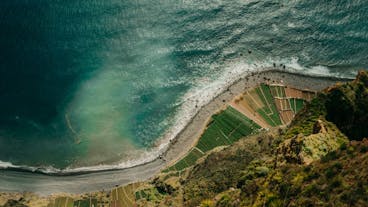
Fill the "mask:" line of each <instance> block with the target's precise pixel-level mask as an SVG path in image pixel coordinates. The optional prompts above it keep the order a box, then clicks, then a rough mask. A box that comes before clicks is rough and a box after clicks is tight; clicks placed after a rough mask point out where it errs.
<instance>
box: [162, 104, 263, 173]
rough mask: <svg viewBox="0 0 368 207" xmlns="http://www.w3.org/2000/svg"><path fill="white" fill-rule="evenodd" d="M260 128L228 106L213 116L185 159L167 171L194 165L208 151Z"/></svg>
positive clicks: (228, 143) (230, 142)
mask: <svg viewBox="0 0 368 207" xmlns="http://www.w3.org/2000/svg"><path fill="white" fill-rule="evenodd" d="M260 128H261V127H260V126H259V125H258V124H256V123H255V122H253V121H252V120H250V119H249V118H247V117H246V116H244V115H243V114H241V113H240V112H239V111H237V110H235V109H234V108H232V107H231V106H228V107H227V108H226V109H225V110H224V111H222V112H220V113H219V114H216V115H213V116H212V120H211V121H210V123H209V124H208V125H207V129H206V130H205V132H204V133H203V134H202V136H201V138H200V139H199V141H198V143H197V145H196V146H195V147H194V148H192V149H191V150H190V152H189V153H188V154H187V155H186V156H185V157H184V158H183V159H181V160H180V161H178V162H177V163H176V164H175V165H173V166H171V167H170V168H168V169H167V170H166V171H171V170H176V171H181V170H183V169H185V168H187V167H189V166H192V165H193V164H194V163H195V162H196V161H197V160H198V159H199V158H200V157H202V156H203V155H204V154H205V153H206V152H208V151H210V150H212V149H214V148H215V147H218V146H223V145H230V144H232V143H233V142H235V141H237V140H239V139H240V138H241V137H244V136H247V135H250V134H252V133H254V132H256V131H257V130H258V129H260Z"/></svg>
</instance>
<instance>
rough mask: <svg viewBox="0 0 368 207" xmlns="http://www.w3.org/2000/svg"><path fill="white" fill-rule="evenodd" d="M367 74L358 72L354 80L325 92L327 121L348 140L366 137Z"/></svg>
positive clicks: (367, 120)
mask: <svg viewBox="0 0 368 207" xmlns="http://www.w3.org/2000/svg"><path fill="white" fill-rule="evenodd" d="M367 109H368V73H367V71H360V72H359V74H358V76H357V78H356V80H355V81H353V82H351V83H347V84H343V85H337V86H334V87H331V88H329V89H328V90H327V92H326V111H327V116H326V118H327V120H329V121H331V122H334V123H335V124H336V126H337V127H338V128H339V129H340V130H341V131H342V132H343V133H344V134H346V135H347V136H348V137H349V138H350V139H354V140H361V139H362V138H364V137H368V113H367Z"/></svg>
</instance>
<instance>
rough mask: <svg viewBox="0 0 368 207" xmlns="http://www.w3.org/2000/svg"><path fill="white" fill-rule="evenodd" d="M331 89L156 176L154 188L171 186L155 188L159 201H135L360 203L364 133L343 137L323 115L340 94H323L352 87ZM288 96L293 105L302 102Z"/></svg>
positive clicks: (366, 197) (365, 190)
mask: <svg viewBox="0 0 368 207" xmlns="http://www.w3.org/2000/svg"><path fill="white" fill-rule="evenodd" d="M365 80H366V83H367V84H366V86H365V88H363V89H357V90H361V91H365V90H366V89H367V88H368V76H367V78H366V79H365ZM356 82H357V81H355V82H354V83H353V84H356ZM336 87H337V89H334V88H332V89H330V90H329V91H326V92H325V93H322V94H320V95H319V96H318V97H317V98H316V99H314V100H313V101H312V102H311V103H309V104H307V105H306V106H305V107H304V108H303V109H301V111H300V113H298V115H297V116H296V117H295V119H294V120H293V122H292V123H291V125H290V126H289V127H288V128H286V129H279V130H271V131H270V132H268V133H266V132H264V133H261V134H259V135H257V136H251V137H248V138H247V139H240V140H239V141H238V142H236V143H234V144H233V145H231V146H230V147H228V148H225V149H222V150H221V151H215V152H212V153H210V154H209V155H208V156H207V157H206V158H205V159H204V160H203V162H199V163H197V164H195V165H194V167H193V168H191V169H185V170H183V172H182V173H181V174H179V175H178V176H177V175H173V174H172V175H170V176H169V177H168V176H167V175H166V174H163V175H162V176H158V177H157V178H155V181H154V182H151V184H152V185H153V188H156V189H159V188H162V187H161V186H166V189H171V190H170V192H169V193H168V191H159V190H157V191H155V192H158V193H159V194H160V195H157V196H156V197H157V198H158V197H161V199H157V200H155V201H154V202H149V201H147V199H144V198H143V199H140V200H139V201H138V206H216V207H219V206H290V207H291V206H295V207H296V206H367V203H368V179H367V177H368V167H367V166H368V156H367V152H368V139H363V140H362V141H360V140H361V138H360V136H359V137H357V139H356V140H357V141H351V142H347V141H348V140H347V138H346V137H345V135H344V134H342V133H341V131H340V130H339V128H337V127H336V126H337V124H336V123H334V122H329V121H328V120H326V117H329V116H331V115H330V112H329V109H328V107H332V106H329V104H332V103H331V100H340V99H341V97H338V96H337V95H336V94H335V96H336V97H334V98H333V99H330V97H331V94H330V92H331V91H335V90H340V91H341V90H344V93H342V94H341V93H340V92H339V93H340V95H343V94H350V95H351V94H357V93H356V91H355V90H356V88H355V87H349V88H350V89H349V90H351V91H349V90H347V89H346V86H344V87H345V88H344V89H338V88H339V87H341V86H339V85H338V86H336ZM262 90H263V89H262ZM344 97H345V98H344V99H346V98H347V97H349V96H347V95H344ZM357 99H359V98H356V99H355V101H353V102H352V103H359V102H356V100H357ZM365 101H366V102H367V103H368V96H366V98H365ZM293 102H294V104H293V107H294V108H298V109H299V108H301V106H302V104H303V102H302V101H299V103H298V101H297V100H294V101H293ZM336 103H339V102H338V101H337V102H336ZM298 105H299V106H298ZM334 107H335V108H337V109H338V108H339V107H340V105H335V106H334ZM355 107H356V106H355ZM359 110H361V111H362V112H361V113H357V114H354V113H350V114H349V113H346V114H345V117H343V116H342V115H341V114H340V115H339V116H340V117H339V118H338V120H339V121H340V120H351V116H354V119H359V120H364V118H365V117H366V114H368V107H364V108H360V109H359ZM363 112H364V113H363ZM354 119H353V121H354ZM335 124H336V125H335ZM365 124H367V122H365V123H360V125H364V126H365ZM365 127H367V126H365ZM360 132H364V131H360ZM349 138H350V139H351V140H354V138H352V137H349ZM175 176H177V177H176V178H175ZM167 186H170V187H167ZM150 188H152V186H151V187H150ZM151 191H153V190H151Z"/></svg>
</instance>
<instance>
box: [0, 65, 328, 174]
mask: <svg viewBox="0 0 368 207" xmlns="http://www.w3.org/2000/svg"><path fill="white" fill-rule="evenodd" d="M273 64H276V66H277V67H279V69H280V64H284V65H286V66H287V67H286V69H285V70H286V71H289V72H296V73H301V74H308V75H316V76H331V73H330V70H329V69H328V68H327V67H325V66H315V67H311V68H306V67H303V66H301V65H300V64H299V63H298V59H297V58H291V59H287V60H272V59H270V60H268V61H264V62H253V63H251V64H250V63H246V62H244V61H241V60H237V61H233V62H229V63H227V64H225V65H222V66H216V67H221V68H223V70H222V72H221V73H219V74H217V75H216V77H212V78H210V77H204V78H198V79H197V80H194V85H195V87H193V88H192V89H190V90H189V91H188V92H187V93H186V94H185V95H184V96H183V97H182V98H181V99H180V100H179V101H178V102H177V105H180V107H179V109H178V111H177V113H176V115H175V116H174V120H173V123H174V124H173V125H172V127H171V128H169V129H168V130H167V131H166V133H165V134H164V136H163V137H162V138H160V139H158V140H157V143H156V147H153V148H152V149H150V150H137V153H136V155H137V156H136V157H138V158H135V159H132V160H122V161H121V162H119V163H118V164H101V165H95V166H85V167H75V168H66V169H57V168H54V167H51V166H48V167H30V166H18V165H14V164H12V163H10V162H2V161H0V169H22V170H27V171H32V172H42V173H46V174H69V173H71V174H73V173H83V172H95V171H104V170H117V169H124V168H130V167H134V166H137V165H141V164H144V163H148V162H151V161H154V160H155V159H157V158H158V157H159V156H160V155H161V154H162V153H164V152H165V151H166V150H167V149H168V147H169V146H170V140H172V139H174V138H175V137H176V136H177V135H178V134H179V133H180V132H181V131H182V130H183V129H184V128H185V127H186V125H187V124H188V123H189V122H190V121H191V120H192V118H193V117H194V116H195V115H196V114H197V113H198V111H199V110H200V109H201V108H202V107H203V106H205V105H206V104H208V103H209V102H210V101H211V100H213V99H214V98H215V97H216V96H217V95H219V94H220V93H222V92H223V91H224V90H225V89H226V88H227V87H229V86H230V85H232V84H233V83H234V82H236V81H237V80H239V79H240V78H243V77H245V76H247V75H249V74H250V73H252V72H261V71H263V70H265V69H272V68H273ZM138 154H139V155H138Z"/></svg>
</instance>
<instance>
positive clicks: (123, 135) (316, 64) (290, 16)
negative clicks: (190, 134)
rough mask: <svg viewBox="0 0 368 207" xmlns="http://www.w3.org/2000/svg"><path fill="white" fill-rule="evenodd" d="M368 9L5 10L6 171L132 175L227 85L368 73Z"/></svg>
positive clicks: (109, 5)
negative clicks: (267, 76) (282, 76)
mask: <svg viewBox="0 0 368 207" xmlns="http://www.w3.org/2000/svg"><path fill="white" fill-rule="evenodd" d="M367 19H368V3H367V2H366V1H363V0H355V1H342V0H336V1H318V0H311V1H301V0H294V1H286V0H285V1H270V0H265V1H248V0H247V1H243V0H242V1H240V0H228V1H214V0H212V1H207V0H178V1H171V0H159V1H152V0H150V1H148V0H105V1H101V0H89V1H81V0H79V1H77V0H48V1H45V0H2V1H1V2H0V47H1V48H0V160H1V162H0V166H3V168H5V167H7V166H23V167H24V166H32V167H40V168H45V169H48V170H51V171H53V170H57V169H67V170H70V169H73V168H74V169H75V168H77V169H79V168H80V167H89V168H85V169H109V168H114V167H119V168H123V167H129V166H133V165H136V164H139V163H142V162H145V161H148V160H152V159H153V158H155V157H156V156H157V155H158V154H159V153H161V152H162V150H164V149H165V147H166V145H165V143H167V142H168V140H169V139H171V138H173V137H174V136H175V135H176V134H177V132H178V131H179V130H181V129H182V128H183V127H184V126H185V124H186V123H187V122H188V121H189V119H190V118H191V117H192V116H193V115H194V114H195V112H196V108H195V107H194V106H195V105H199V106H200V105H204V104H205V103H207V102H208V101H209V100H210V99H211V98H212V97H213V96H214V95H216V93H218V92H219V91H221V89H223V88H224V87H226V84H229V83H230V82H232V81H234V80H236V79H237V78H239V77H241V76H242V75H245V74H246V73H247V72H249V71H256V70H262V69H263V68H266V67H271V66H272V65H273V63H277V64H285V65H286V66H288V68H291V69H292V70H294V71H297V72H300V73H314V74H320V75H331V76H343V77H351V76H353V75H354V74H355V73H356V71H357V70H358V69H362V68H367V66H368V22H367Z"/></svg>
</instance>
